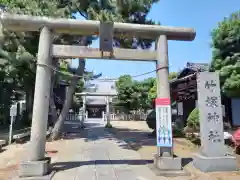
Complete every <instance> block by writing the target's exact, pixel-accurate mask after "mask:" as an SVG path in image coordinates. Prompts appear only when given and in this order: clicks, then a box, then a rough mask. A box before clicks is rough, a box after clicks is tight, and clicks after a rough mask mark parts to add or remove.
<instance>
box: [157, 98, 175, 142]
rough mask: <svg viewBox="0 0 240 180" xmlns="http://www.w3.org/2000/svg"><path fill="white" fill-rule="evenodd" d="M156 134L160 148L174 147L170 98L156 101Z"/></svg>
mask: <svg viewBox="0 0 240 180" xmlns="http://www.w3.org/2000/svg"><path fill="white" fill-rule="evenodd" d="M155 102H156V133H157V146H158V147H172V116H171V101H170V99H169V98H157V99H156V101H155Z"/></svg>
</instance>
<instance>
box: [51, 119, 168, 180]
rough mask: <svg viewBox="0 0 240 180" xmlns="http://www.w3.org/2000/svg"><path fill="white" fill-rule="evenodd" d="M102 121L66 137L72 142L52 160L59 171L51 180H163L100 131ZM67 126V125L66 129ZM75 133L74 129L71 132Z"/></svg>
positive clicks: (92, 122) (131, 151) (92, 121)
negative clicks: (69, 137)
mask: <svg viewBox="0 0 240 180" xmlns="http://www.w3.org/2000/svg"><path fill="white" fill-rule="evenodd" d="M104 124H105V123H104V121H102V120H100V119H98V120H88V121H87V122H86V126H87V128H86V129H85V130H82V132H81V133H73V134H68V136H71V137H72V138H74V139H73V140H71V141H68V143H67V144H65V146H64V149H61V150H59V153H57V155H56V156H55V157H54V158H53V159H52V161H53V165H54V167H58V169H59V171H58V172H57V173H56V174H55V175H54V177H53V180H66V179H67V180H80V179H81V180H82V179H86V180H162V179H163V180H164V179H166V178H164V177H157V176H156V175H155V174H154V173H153V172H152V171H151V170H150V169H149V168H148V167H147V163H148V161H147V160H142V159H141V157H140V155H139V154H138V153H137V152H136V151H134V150H131V149H130V148H129V147H128V145H127V144H126V143H125V142H123V141H120V140H118V139H116V138H114V137H113V135H112V134H110V133H108V132H107V131H106V130H104ZM68 126H70V125H68ZM74 129H75V132H77V131H79V129H78V128H77V126H76V125H75V127H74V125H73V126H72V130H74Z"/></svg>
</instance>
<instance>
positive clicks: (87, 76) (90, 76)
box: [37, 63, 164, 80]
mask: <svg viewBox="0 0 240 180" xmlns="http://www.w3.org/2000/svg"><path fill="white" fill-rule="evenodd" d="M37 65H39V66H44V67H47V68H50V69H51V70H53V71H54V72H58V73H60V74H63V75H66V76H72V77H78V78H84V79H87V80H93V78H94V76H92V75H82V76H79V75H76V74H73V73H70V72H64V71H60V70H58V69H57V68H56V67H53V66H51V65H47V64H39V63H37ZM162 68H164V67H159V68H157V69H154V70H152V71H148V72H144V73H141V74H136V75H130V76H131V77H132V78H136V77H141V76H145V75H148V74H151V73H154V72H157V71H158V70H159V69H162ZM96 80H118V78H107V79H104V78H97V79H96Z"/></svg>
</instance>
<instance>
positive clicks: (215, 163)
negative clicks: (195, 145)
mask: <svg viewBox="0 0 240 180" xmlns="http://www.w3.org/2000/svg"><path fill="white" fill-rule="evenodd" d="M193 165H194V167H196V168H197V169H199V170H200V171H202V172H216V171H237V170H238V167H237V160H236V157H234V156H230V155H227V156H222V157H206V156H203V155H201V154H194V156H193Z"/></svg>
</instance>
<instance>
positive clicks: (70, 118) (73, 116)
mask: <svg viewBox="0 0 240 180" xmlns="http://www.w3.org/2000/svg"><path fill="white" fill-rule="evenodd" d="M77 120H79V114H78V113H72V112H69V113H68V115H67V117H66V121H77Z"/></svg>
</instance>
